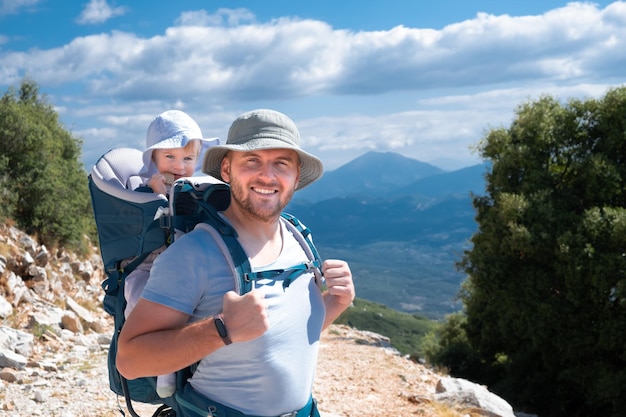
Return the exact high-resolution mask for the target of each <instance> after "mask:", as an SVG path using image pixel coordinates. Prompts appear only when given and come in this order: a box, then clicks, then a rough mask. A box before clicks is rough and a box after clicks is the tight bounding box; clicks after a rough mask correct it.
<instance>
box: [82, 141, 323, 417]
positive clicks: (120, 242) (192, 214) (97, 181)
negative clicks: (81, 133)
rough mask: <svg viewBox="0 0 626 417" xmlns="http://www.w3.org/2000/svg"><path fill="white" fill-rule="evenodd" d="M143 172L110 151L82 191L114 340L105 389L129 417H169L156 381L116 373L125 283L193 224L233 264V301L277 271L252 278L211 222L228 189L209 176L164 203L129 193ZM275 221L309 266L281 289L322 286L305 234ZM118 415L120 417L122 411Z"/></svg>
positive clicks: (170, 401)
mask: <svg viewBox="0 0 626 417" xmlns="http://www.w3.org/2000/svg"><path fill="white" fill-rule="evenodd" d="M142 166H143V162H142V152H141V151H139V150H137V149H132V148H115V149H112V150H110V151H108V152H107V153H105V154H104V155H103V156H101V157H100V159H99V160H98V161H97V162H96V164H95V165H94V167H93V168H92V170H91V173H90V174H89V191H90V194H91V201H92V207H93V213H94V218H95V222H96V228H97V231H98V241H99V246H100V254H101V257H102V261H103V264H104V269H105V274H106V278H105V280H104V281H103V283H102V288H103V289H104V292H105V295H104V301H103V307H104V309H105V311H106V312H107V313H108V314H110V315H111V316H113V319H114V334H113V335H112V338H111V344H110V347H109V353H108V371H109V387H110V389H111V390H112V391H113V392H115V393H116V394H118V395H122V396H124V399H125V402H126V408H127V410H128V412H129V413H130V414H131V416H133V417H139V415H138V414H137V413H136V412H135V410H134V408H133V404H132V402H133V401H137V402H142V403H149V404H155V405H158V408H157V409H156V410H155V412H154V414H153V415H152V416H153V417H172V416H175V415H176V413H175V410H177V409H178V405H177V404H176V396H174V395H173V396H171V397H167V398H161V397H159V396H158V394H157V393H156V377H142V378H137V379H133V380H126V379H125V378H124V377H123V376H122V375H121V374H120V373H119V372H118V370H117V368H116V366H115V357H116V354H117V340H118V336H119V333H120V331H121V329H122V327H123V325H124V321H125V317H124V309H125V307H126V299H125V297H124V283H125V279H126V277H127V276H128V275H129V274H130V273H131V272H132V271H133V270H134V269H135V268H136V267H137V266H139V265H140V264H141V262H143V260H144V259H145V258H146V257H147V256H148V255H149V254H150V253H152V252H153V251H154V250H156V249H158V248H161V247H162V246H164V245H165V246H168V245H169V244H171V243H172V242H173V241H174V237H175V231H180V232H183V233H186V232H189V231H191V230H193V229H194V228H195V227H196V225H198V224H199V223H207V224H209V225H210V226H212V227H210V228H207V227H205V229H207V230H208V231H209V232H211V233H214V234H215V233H216V234H218V235H219V237H221V239H222V240H223V242H224V247H223V248H222V251H223V252H224V253H225V256H230V258H231V259H232V266H233V277H234V279H235V287H236V289H237V291H238V292H239V293H240V294H245V293H246V292H248V291H250V290H251V289H252V285H253V281H254V280H256V279H261V278H270V277H272V276H274V275H276V274H277V273H282V272H284V271H282V270H281V271H262V272H257V273H251V268H250V264H249V262H248V258H247V255H246V253H245V252H244V250H243V248H241V246H240V244H239V242H238V241H237V239H236V237H237V235H236V232H235V231H234V229H233V228H232V227H231V226H230V225H229V224H228V223H227V222H225V221H224V220H223V219H222V218H221V217H220V216H219V215H218V212H219V211H223V210H225V209H226V208H227V207H228V205H229V203H230V188H229V186H228V184H226V183H224V182H222V181H220V180H218V179H216V178H213V177H210V176H199V177H189V178H183V179H180V180H177V181H176V182H175V183H174V184H173V185H172V188H171V190H170V195H169V201H168V199H167V198H166V197H165V196H163V195H160V194H154V193H149V192H139V191H134V190H135V188H137V187H138V186H140V185H141V184H142V179H141V178H140V177H139V176H138V175H137V174H138V173H139V172H140V170H141V168H142ZM282 217H283V218H284V219H286V220H288V225H289V227H290V228H291V229H293V230H294V231H298V232H299V233H294V236H295V237H296V238H297V240H299V241H300V244H301V246H302V247H303V249H304V250H305V252H306V253H307V256H308V258H309V260H310V261H309V262H307V263H305V264H302V265H299V266H296V267H294V268H292V269H290V270H289V272H290V275H289V277H288V278H287V279H286V280H285V281H283V286H285V287H286V286H288V285H289V284H290V282H292V281H293V280H294V279H296V278H297V277H298V276H300V275H301V274H302V273H304V272H307V271H314V272H315V274H316V278H318V279H321V276H320V275H319V274H320V271H321V263H320V259H319V255H318V253H317V250H316V249H315V246H314V245H313V242H312V239H311V236H310V231H309V230H308V229H307V228H306V227H304V226H303V225H302V224H301V223H300V222H299V221H298V220H297V219H296V218H295V217H294V216H291V215H289V214H287V213H283V215H282ZM217 241H218V242H220V240H219V239H218V240H217ZM227 259H228V258H227ZM194 369H195V367H194V366H190V367H188V368H186V369H183V370H180V371H178V372H177V373H176V374H177V375H176V381H177V382H176V385H177V390H180V389H182V387H183V386H184V384H185V383H186V381H187V379H188V378H189V377H190V376H191V374H192V373H193V370H194ZM119 411H120V413H121V414H122V415H125V414H124V411H123V410H122V408H121V406H120V407H119Z"/></svg>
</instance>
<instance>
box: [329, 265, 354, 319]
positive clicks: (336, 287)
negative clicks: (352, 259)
mask: <svg viewBox="0 0 626 417" xmlns="http://www.w3.org/2000/svg"><path fill="white" fill-rule="evenodd" d="M322 272H323V273H324V278H325V279H326V287H327V288H328V290H326V292H324V304H325V306H326V318H325V319H324V326H323V328H324V329H325V328H327V327H328V326H330V325H331V324H332V322H333V321H335V319H336V318H337V317H339V315H340V314H341V313H342V312H343V311H344V310H345V309H346V308H348V306H349V305H350V304H352V301H354V296H355V290H354V282H353V281H352V272H351V271H350V267H349V266H348V263H347V262H345V261H341V260H337V259H327V260H326V261H324V264H323V265H322Z"/></svg>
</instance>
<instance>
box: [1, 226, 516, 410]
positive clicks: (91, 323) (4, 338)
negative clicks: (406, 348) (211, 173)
mask: <svg viewBox="0 0 626 417" xmlns="http://www.w3.org/2000/svg"><path fill="white" fill-rule="evenodd" d="M103 278H104V274H103V272H102V263H101V260H100V257H99V254H98V253H97V251H96V250H95V249H94V252H93V254H92V255H91V256H90V257H88V258H87V259H79V258H78V257H77V256H76V255H74V254H71V253H67V252H65V251H64V250H55V251H49V250H48V249H47V248H45V247H44V246H43V245H38V244H37V243H36V242H35V240H34V239H32V238H31V237H30V236H27V235H25V234H24V233H22V232H20V231H19V230H17V229H15V228H14V227H11V226H6V225H0V416H3V417H4V416H6V417H30V416H45V417H48V416H50V417H113V416H119V415H122V412H124V413H126V415H130V414H129V413H128V412H127V410H126V409H125V404H124V401H123V398H118V397H117V396H116V395H115V394H114V393H113V392H112V391H110V390H109V387H108V374H107V365H106V360H107V352H108V347H109V343H110V340H111V334H112V319H111V317H110V316H108V315H107V314H106V313H105V312H104V310H103V309H102V298H103V290H102V288H101V285H100V284H101V282H102V280H103ZM448 384H449V385H448ZM314 396H315V397H316V398H317V400H318V402H319V408H320V411H321V412H322V416H323V417H353V416H354V417H356V416H359V417H369V416H372V417H374V416H402V417H404V416H423V417H460V416H463V417H475V416H489V417H513V411H512V409H511V407H510V406H509V405H508V404H507V403H506V402H505V401H504V400H502V399H500V398H499V397H496V396H494V395H493V394H491V393H489V392H488V391H487V390H486V389H485V388H484V387H480V386H478V385H476V384H471V383H469V381H464V380H457V379H456V378H449V377H448V376H446V375H439V374H437V373H436V372H434V371H432V370H431V369H429V368H428V367H427V366H425V365H422V364H418V363H415V362H412V361H410V360H408V359H407V358H404V357H402V356H400V355H399V354H398V353H397V352H396V351H395V350H393V349H391V348H389V340H388V339H386V338H385V337H384V336H381V335H376V334H373V333H371V332H363V331H359V330H357V329H352V328H349V327H347V326H338V325H334V326H331V327H330V328H329V329H328V330H327V331H326V332H324V334H323V336H322V341H321V345H320V357H319V362H318V368H317V374H316V379H315V386H314ZM135 409H136V411H137V412H138V414H139V415H140V416H142V417H149V416H151V415H152V412H153V411H154V410H155V406H153V405H145V404H137V405H136V407H135Z"/></svg>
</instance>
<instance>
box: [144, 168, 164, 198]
mask: <svg viewBox="0 0 626 417" xmlns="http://www.w3.org/2000/svg"><path fill="white" fill-rule="evenodd" d="M165 181H166V180H165V176H164V175H163V174H158V173H157V174H154V175H153V176H152V178H150V181H148V186H150V188H152V192H154V193H155V194H167V187H166V186H165Z"/></svg>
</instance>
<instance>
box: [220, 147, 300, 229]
mask: <svg viewBox="0 0 626 417" xmlns="http://www.w3.org/2000/svg"><path fill="white" fill-rule="evenodd" d="M221 174H222V178H223V179H224V181H226V182H228V183H230V187H231V194H232V204H234V205H235V207H233V208H235V209H237V210H240V211H242V212H243V213H244V214H246V215H249V216H252V217H254V218H256V219H257V220H261V221H274V220H275V219H276V218H277V217H278V216H280V213H281V212H282V211H283V209H284V208H285V207H286V206H287V204H288V203H289V201H291V197H292V196H293V193H294V191H295V189H296V185H297V184H298V181H299V180H300V159H299V158H298V154H297V153H296V152H295V151H292V150H290V149H265V150H261V151H252V152H237V151H231V152H229V153H228V155H227V156H226V157H225V158H224V159H223V160H222V167H221Z"/></svg>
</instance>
